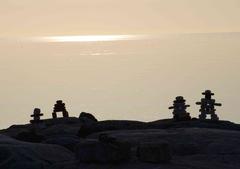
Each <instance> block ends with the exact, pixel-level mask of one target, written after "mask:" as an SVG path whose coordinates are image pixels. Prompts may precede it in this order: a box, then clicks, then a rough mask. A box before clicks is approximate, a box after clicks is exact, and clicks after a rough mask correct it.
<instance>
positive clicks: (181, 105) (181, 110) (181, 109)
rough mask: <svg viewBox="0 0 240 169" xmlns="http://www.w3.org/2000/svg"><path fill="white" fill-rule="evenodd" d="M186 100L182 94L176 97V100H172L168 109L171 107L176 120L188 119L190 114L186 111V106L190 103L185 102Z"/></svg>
mask: <svg viewBox="0 0 240 169" xmlns="http://www.w3.org/2000/svg"><path fill="white" fill-rule="evenodd" d="M185 102H186V100H184V98H183V97H182V96H178V97H176V100H174V101H173V106H171V107H169V109H173V119H174V120H177V121H183V120H190V119H191V116H190V114H189V113H188V112H187V111H186V109H187V107H190V105H186V104H185Z"/></svg>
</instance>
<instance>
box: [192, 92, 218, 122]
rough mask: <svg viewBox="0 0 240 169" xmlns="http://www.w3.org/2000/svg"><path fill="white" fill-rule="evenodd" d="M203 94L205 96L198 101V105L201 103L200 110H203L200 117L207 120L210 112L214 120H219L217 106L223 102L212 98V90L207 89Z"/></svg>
mask: <svg viewBox="0 0 240 169" xmlns="http://www.w3.org/2000/svg"><path fill="white" fill-rule="evenodd" d="M202 94H203V95H204V96H205V98H202V99H201V102H196V104H197V105H201V108H200V110H199V111H200V112H201V114H200V115H199V119H201V120H205V119H206V117H207V115H208V114H209V115H211V119H212V120H219V118H218V116H217V114H216V113H215V111H216V109H215V106H221V105H222V104H220V103H215V100H214V99H212V98H211V97H212V96H213V95H214V93H212V92H211V90H206V91H205V92H203V93H202Z"/></svg>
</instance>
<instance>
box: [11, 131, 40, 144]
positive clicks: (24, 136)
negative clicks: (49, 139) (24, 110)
mask: <svg viewBox="0 0 240 169" xmlns="http://www.w3.org/2000/svg"><path fill="white" fill-rule="evenodd" d="M43 138H44V137H43V136H42V135H40V134H37V133H36V132H35V131H34V130H30V131H22V132H20V133H18V134H17V136H16V137H15V139H17V140H21V141H26V142H32V143H40V142H42V140H43Z"/></svg>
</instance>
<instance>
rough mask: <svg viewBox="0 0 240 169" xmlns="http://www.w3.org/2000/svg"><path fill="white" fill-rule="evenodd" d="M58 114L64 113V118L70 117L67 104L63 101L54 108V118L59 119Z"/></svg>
mask: <svg viewBox="0 0 240 169" xmlns="http://www.w3.org/2000/svg"><path fill="white" fill-rule="evenodd" d="M57 112H62V114H63V117H69V115H68V112H67V110H66V108H65V103H63V102H62V100H58V101H57V102H56V104H55V105H54V108H53V113H52V117H53V118H57Z"/></svg>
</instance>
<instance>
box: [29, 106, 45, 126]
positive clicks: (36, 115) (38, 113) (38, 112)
mask: <svg viewBox="0 0 240 169" xmlns="http://www.w3.org/2000/svg"><path fill="white" fill-rule="evenodd" d="M41 116H43V114H42V113H41V110H40V109H39V108H35V109H34V111H33V114H32V115H31V117H33V120H30V123H32V124H33V123H40V122H42V120H41V119H40V118H41Z"/></svg>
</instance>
